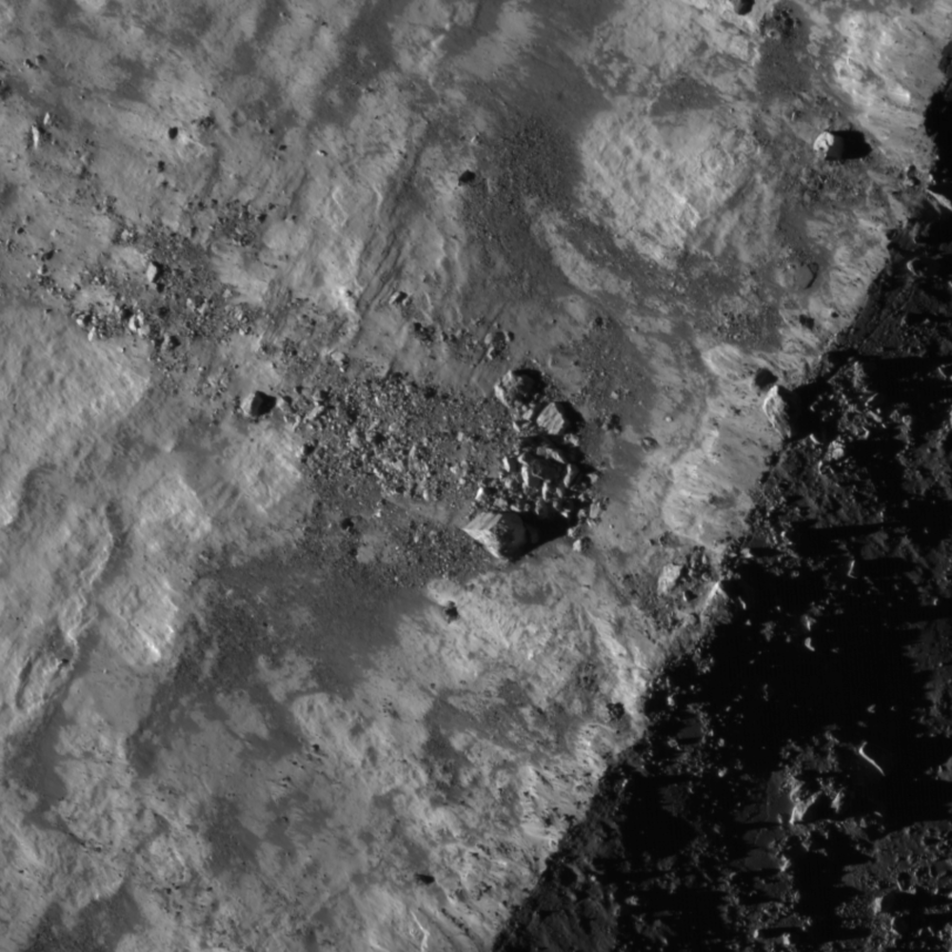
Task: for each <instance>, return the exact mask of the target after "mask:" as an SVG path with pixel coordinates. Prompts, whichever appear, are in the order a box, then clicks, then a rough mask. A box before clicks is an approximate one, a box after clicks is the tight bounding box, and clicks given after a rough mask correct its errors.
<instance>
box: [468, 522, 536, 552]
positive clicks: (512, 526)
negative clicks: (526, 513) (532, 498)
mask: <svg viewBox="0 0 952 952" xmlns="http://www.w3.org/2000/svg"><path fill="white" fill-rule="evenodd" d="M463 532H465V533H466V534H467V535H468V536H470V537H471V538H473V539H475V540H476V541H477V542H478V543H479V544H480V545H481V546H483V547H484V548H485V549H486V550H487V551H488V552H489V553H491V554H492V555H493V556H495V557H496V558H497V559H516V558H518V557H519V556H520V555H522V554H523V553H524V552H525V551H526V547H527V546H528V544H529V533H528V531H527V530H526V525H525V523H524V522H523V521H522V517H521V516H519V515H518V514H517V513H515V512H481V513H480V514H479V515H478V516H476V517H475V518H473V519H471V520H470V521H469V522H468V523H467V524H466V525H465V526H463Z"/></svg>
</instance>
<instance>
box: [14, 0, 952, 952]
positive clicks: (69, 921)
mask: <svg viewBox="0 0 952 952" xmlns="http://www.w3.org/2000/svg"><path fill="white" fill-rule="evenodd" d="M172 6H173V7H175V9H171V8H170V9H168V10H165V9H162V10H159V9H158V8H154V7H151V6H149V5H147V4H142V3H138V2H131V3H128V4H125V5H123V6H122V9H121V10H119V9H118V8H115V9H114V6H113V5H109V4H105V3H102V2H98V0H82V2H79V3H76V4H67V5H62V4H53V5H52V6H43V5H35V4H34V5H20V6H18V7H17V8H16V9H14V8H12V7H11V8H10V9H7V10H5V11H4V12H3V13H2V14H0V17H2V19H3V27H4V28H3V31H2V38H0V61H2V62H3V63H4V64H6V68H5V70H4V71H3V72H2V73H0V100H2V105H3V108H2V110H0V127H2V131H3V133H4V135H3V139H2V141H3V142H4V143H5V145H4V152H3V162H4V171H3V181H4V183H5V184H4V191H3V193H2V197H3V201H2V202H0V217H2V223H3V226H4V234H5V238H4V241H5V251H4V256H3V259H2V261H0V270H2V276H0V280H2V283H3V287H4V291H5V293H4V296H3V304H2V306H0V332H2V340H3V347H2V349H0V387H2V388H3V392H4V394H5V397H6V400H5V405H6V406H7V408H8V413H7V414H5V415H4V418H3V420H2V421H0V459H2V461H3V463H2V466H0V573H2V582H3V584H2V591H0V598H2V602H3V612H0V661H2V670H3V672H4V674H3V676H2V678H0V710H2V711H3V714H4V716H3V718H0V722H2V725H3V726H2V728H0V729H2V731H3V734H2V742H3V748H2V756H3V764H4V769H3V775H4V780H5V784H6V785H5V786H4V788H3V789H2V790H0V818H2V823H0V837H2V842H3V855H4V858H5V859H4V864H3V865H2V868H0V896H2V897H3V903H4V905H3V910H4V911H3V917H2V918H3V922H4V925H3V927H2V928H3V929H4V930H6V932H5V940H6V941H7V944H8V945H9V946H10V948H11V949H13V950H17V952H21V950H22V952H26V950H29V952H40V950H42V949H45V948H56V947H63V948H68V947H72V946H76V947H79V946H83V945H85V946H89V947H97V946H101V947H103V948H110V949H116V950H118V952H131V950H134V949H135V950H138V949H148V950H153V949H155V950H158V949H163V950H164V949H168V948H183V949H186V948H187V949H192V948H194V949H231V948H235V947H238V946H239V945H248V946H253V947H256V948H257V947H261V948H265V947H267V944H268V943H273V944H275V946H276V947H277V946H280V947H281V948H287V949H302V950H310V949H313V948H318V947H324V946H334V947H336V948H338V949H340V950H348V952H349V950H358V949H359V950H365V949H373V948H386V949H388V950H393V952H399V950H404V949H414V950H417V949H420V948H424V947H426V948H429V949H431V950H432V949H440V950H443V949H473V948H488V947H489V945H490V944H491V942H492V937H493V935H494V933H495V931H496V929H497V928H498V927H499V924H500V923H501V922H502V921H503V919H504V918H505V915H506V911H507V908H508V906H509V905H510V904H511V903H514V902H515V901H517V900H518V898H519V897H520V896H521V895H523V894H524V891H525V890H526V889H527V888H529V886H530V885H531V884H532V883H533V882H534V880H535V877H536V876H537V875H538V874H539V872H540V871H541V870H542V868H543V866H544V863H545V861H546V857H547V856H549V855H550V853H551V851H552V850H553V849H554V847H555V845H556V843H557V842H558V840H559V837H560V836H561V835H562V833H563V832H564V831H565V830H566V828H567V826H568V824H569V822H570V819H571V817H573V816H576V815H578V814H579V813H580V811H582V810H583V809H584V807H585V804H586V802H587V800H588V798H589V797H590V795H591V792H592V790H593V789H594V785H595V783H596V781H597V779H598V777H599V775H600V773H601V771H602V770H603V768H604V764H605V763H606V761H607V760H608V759H610V758H611V757H612V756H613V755H614V754H615V753H616V752H617V751H618V750H619V749H621V748H623V747H625V746H626V745H627V744H628V743H630V741H631V740H632V738H633V737H634V736H636V735H637V732H638V731H639V729H640V725H641V717H640V715H639V713H638V701H639V698H640V697H641V694H642V690H643V687H644V683H645V679H646V677H647V675H648V672H649V670H650V668H651V666H652V665H653V664H654V663H656V662H657V661H658V660H659V659H660V657H662V656H663V654H664V650H665V647H666V645H667V644H668V643H669V641H670V640H671V639H672V638H680V637H682V636H683V635H685V634H690V632H691V631H693V630H694V628H695V627H696V626H697V625H698V624H699V623H700V622H699V620H700V621H703V618H702V616H703V614H704V612H703V610H702V608H703V606H704V605H705V604H708V601H710V599H709V598H708V596H709V595H710V591H711V586H712V585H714V581H715V580H714V576H713V575H711V577H710V578H708V575H707V574H700V575H697V577H696V578H695V576H692V577H691V584H690V585H687V583H685V584H680V583H679V584H678V585H675V586H674V588H672V590H671V591H673V592H676V593H677V594H678V598H679V599H680V601H679V603H678V605H677V606H676V607H675V608H671V609H670V610H668V609H665V610H664V611H661V612H659V611H658V610H657V609H658V606H657V605H656V604H655V600H656V599H657V598H658V597H659V596H658V577H659V575H660V574H661V572H662V570H663V568H664V567H665V566H667V565H683V564H685V559H686V558H687V556H686V553H687V552H694V551H696V550H703V551H705V552H706V555H705V559H709V561H710V563H711V564H712V565H714V566H716V564H717V561H718V559H719V556H720V554H721V552H722V550H723V547H724V544H725V542H726V540H727V539H728V538H729V536H730V534H731V533H732V532H735V531H737V530H738V529H739V527H740V526H741V525H742V524H743V520H744V518H745V515H746V514H747V512H748V510H749V508H750V505H751V502H750V497H749V490H750V489H751V487H753V486H754V485H755V483H756V480H757V478H758V475H759V474H760V472H761V466H762V462H763V459H764V457H765V455H766V454H767V453H768V452H769V451H770V449H771V448H773V447H774V446H775V445H776V443H777V439H778V437H777V434H776V433H774V432H773V431H772V430H771V428H770V425H769V423H768V421H767V420H766V418H765V417H764V415H763V413H762V412H761V408H760V402H761V400H762V396H761V395H760V394H758V393H757V392H755V389H753V388H751V387H750V379H751V376H752V374H753V373H754V372H755V371H756V370H758V369H763V368H769V371H770V373H771V374H773V375H774V378H775V379H776V380H777V381H783V384H784V386H787V387H788V388H791V389H792V388H793V387H795V385H796V383H797V380H798V377H799V375H800V374H802V372H803V367H804V365H805V364H809V363H810V362H811V361H813V360H814V359H815V357H816V356H817V355H818V354H819V353H820V352H821V350H822V348H823V346H824V345H825V343H826V342H827V341H828V340H829V338H830V336H831V334H833V333H834V332H836V331H837V330H838V329H840V328H841V327H842V326H844V324H845V323H846V321H847V317H848V315H849V314H851V308H853V307H855V305H856V304H857V303H858V302H859V301H860V299H861V297H862V295H863V293H864V289H865V288H866V285H867V283H868V280H869V278H870V276H871V275H872V274H874V273H875V272H876V270H877V269H878V268H879V266H880V264H881V262H882V260H883V258H884V254H885V248H886V237H885V235H886V231H887V230H888V229H889V228H891V227H893V226H894V225H895V224H896V223H897V222H899V221H902V220H904V218H905V216H906V212H907V209H908V207H909V206H910V205H911V204H914V203H916V202H918V201H919V200H920V199H921V197H922V194H923V193H922V189H923V188H925V187H926V186H928V184H929V183H928V182H927V181H925V179H924V177H923V178H920V179H916V177H915V176H911V177H910V176H906V177H902V173H901V172H899V171H898V170H902V169H907V168H908V167H909V166H915V167H916V168H917V169H919V170H920V176H925V174H926V173H925V172H924V171H923V170H925V169H927V168H928V167H929V146H928V143H927V141H926V140H925V138H924V137H923V135H922V133H921V129H920V126H921V116H922V112H923V109H924V106H925V102H926V98H927V97H928V96H929V95H930V94H931V92H932V90H933V88H934V87H935V85H936V82H937V75H936V70H935V63H936V62H937V61H938V47H939V46H940V45H941V42H942V38H943V36H944V34H943V31H944V30H945V28H946V24H947V21H948V14H949V12H950V9H949V6H950V5H949V4H948V3H945V2H935V3H932V4H931V5H930V6H928V7H927V8H926V9H923V10H922V11H920V13H918V14H917V15H916V18H915V19H914V20H913V19H912V18H910V17H908V16H906V15H905V12H904V10H901V8H900V7H899V6H898V5H896V4H890V3H882V4H881V5H878V6H877V5H875V4H867V5H866V6H867V7H868V9H867V8H864V9H863V10H852V9H847V8H845V7H843V8H840V7H837V6H836V5H830V4H824V5H822V9H817V10H804V9H801V7H800V6H799V5H793V4H789V5H787V4H778V5H776V6H768V5H761V4H756V5H755V6H754V8H753V9H752V10H750V11H748V12H747V15H739V14H743V12H744V11H743V10H741V9H740V8H741V6H743V5H740V4H739V5H738V7H737V13H735V12H733V11H732V9H731V5H730V4H724V3H721V2H719V0H710V2H705V0H696V2H683V0H676V2H671V3H655V2H647V0H645V2H635V0H629V2H623V3H615V2H612V3H607V2H606V3H604V4H602V3H595V4H594V5H593V4H589V5H585V9H584V12H582V11H581V7H579V9H577V10H570V9H565V10H563V9H559V10H553V9H552V7H551V5H548V4H545V3H542V2H530V3H515V2H504V3H501V4H497V5H495V6H493V5H488V6H487V5H485V4H483V5H481V4H477V3H472V2H461V3H458V4H455V5H447V4H444V3H430V2H419V3H413V4H409V5H404V6H400V5H396V6H395V7H394V9H392V10H391V9H388V10H385V11H384V10H382V9H378V6H375V5H374V4H372V3H369V2H363V0H343V2H342V0H333V2H330V0H327V2H319V3H317V4H315V3H313V2H307V3H304V2H297V0H289V2H287V3H285V4H283V5H275V4H270V3H264V2H261V0H240V2H238V3H237V4H229V5H227V6H222V5H218V6H216V5H214V4H207V5H202V4H199V5H195V4H186V5H177V6H176V5H172ZM569 6H571V5H569ZM900 14H901V15H900ZM930 37H935V38H936V39H935V41H934V46H932V47H930V46H929V44H930V43H931V42H932V40H930V39H929V38H930ZM830 103H836V104H837V105H836V107H835V108H836V110H837V111H838V112H837V115H835V116H831V115H830V114H829V113H830V108H832V107H831V106H830V105H829V104H830ZM826 128H831V129H835V130H841V129H842V130H847V129H855V130H858V131H861V132H862V133H863V135H864V136H865V140H866V141H868V143H869V145H870V147H871V149H872V151H871V152H870V154H869V155H868V156H866V157H865V158H861V159H857V160H856V161H851V162H825V161H823V160H822V157H819V156H815V155H814V154H813V150H812V143H813V141H814V140H815V138H816V136H817V135H818V134H819V132H821V131H823V130H824V129H826ZM916 181H918V182H919V183H920V184H918V185H917V184H915V182H916ZM922 267H925V265H923V266H922ZM512 368H521V369H523V370H525V371H526V372H527V373H529V374H530V377H529V378H526V379H527V380H528V379H530V378H531V380H532V381H533V385H532V387H534V388H535V389H532V387H530V388H529V389H531V390H532V394H535V393H538V392H543V391H544V392H545V393H546V394H547V396H546V403H547V404H548V405H549V406H550V407H551V409H546V408H545V405H542V406H539V407H535V406H534V404H533V403H532V399H531V395H528V396H527V394H528V391H526V393H523V392H522V391H521V390H518V392H516V391H513V392H511V393H510V391H509V390H506V389H505V388H504V389H503V395H504V397H505V398H506V401H508V403H507V405H503V402H500V400H497V399H495V397H494V396H493V391H494V388H495V387H496V385H497V383H499V382H500V381H501V380H503V379H504V378H505V375H506V373H507V371H509V370H510V369H512ZM517 389H518V388H517ZM259 395H260V396H259ZM271 401H274V402H271ZM513 406H516V407H517V410H518V412H515V413H514V412H513V410H512V408H513ZM565 406H570V407H572V408H575V410H577V412H578V416H579V418H580V420H582V421H584V425H581V424H579V425H578V427H577V432H575V430H574V429H572V427H575V426H576V423H577V421H575V422H572V421H574V417H572V421H569V418H568V417H567V416H566V415H565V414H564V413H563V412H562V410H560V409H559V408H560V407H565ZM537 410H541V411H542V412H543V416H542V417H540V419H541V420H542V423H541V427H542V429H543V430H544V431H545V432H544V433H536V434H534V435H533V436H532V439H533V440H535V441H536V442H535V443H534V444H533V446H532V447H531V450H532V454H534V457H535V456H538V457H539V459H538V460H537V459H535V458H534V457H533V459H530V461H529V462H528V463H525V464H524V463H523V462H522V461H520V460H519V453H520V452H523V450H522V449H519V448H518V447H517V448H516V450H515V451H514V450H513V443H514V442H518V440H519V439H521V438H522V436H521V433H522V431H521V430H520V426H521V425H522V424H526V425H527V426H534V425H535V423H536V411H537ZM523 413H525V416H526V418H525V419H523V418H522V416H521V414H523ZM567 422H572V427H567V426H566V423H567ZM569 436H571V437H572V438H573V439H575V440H577V445H576V444H575V443H573V444H571V445H572V446H573V448H574V449H575V450H577V452H578V454H580V455H579V460H584V461H587V462H586V463H585V466H586V467H588V468H587V469H586V468H583V467H582V466H581V464H580V463H579V462H578V461H574V460H573V459H569V457H568V456H567V455H566V450H565V447H564V446H563V445H562V443H560V442H558V441H563V442H565V441H567V439H568V437H569ZM543 437H544V438H543ZM543 451H544V452H543ZM532 454H530V455H532ZM553 454H555V455H559V454H561V455H562V456H564V457H565V459H553ZM569 455H571V454H569ZM509 457H514V458H515V459H516V462H517V463H518V467H516V466H513V471H512V473H508V472H505V473H503V474H502V475H500V474H499V472H498V470H499V468H500V467H501V466H502V462H503V461H504V460H506V459H508V458H509ZM542 460H545V461H546V462H543V461H542ZM549 463H551V464H553V465H549ZM556 463H557V464H558V466H560V467H564V474H563V471H562V470H561V469H560V470H558V472H559V474H560V475H562V480H561V482H560V481H559V480H558V479H556V478H554V477H553V475H552V474H553V472H554V471H555V469H554V466H555V464H556ZM523 465H525V466H526V467H527V475H526V476H525V478H523V473H522V467H523ZM572 467H574V469H571V468H572ZM517 469H518V471H517ZM570 469H571V472H570ZM596 471H597V473H598V474H599V475H600V478H599V479H598V481H597V483H596V482H595V481H594V478H589V477H594V475H595V472H596ZM510 476H511V477H512V478H513V480H514V481H516V482H517V483H518V485H517V486H515V488H511V487H510V488H507V487H506V485H503V484H505V483H506V480H508V479H509V478H510ZM566 480H568V482H566ZM494 481H495V482H494ZM484 482H486V484H487V485H491V486H495V487H496V488H497V489H498V490H499V492H500V493H502V492H509V493H511V494H512V495H513V498H515V497H516V496H519V494H520V493H523V489H526V487H527V486H528V487H529V488H531V489H532V491H533V492H535V491H536V490H537V491H538V494H539V496H540V497H542V494H543V490H544V491H545V498H543V499H542V502H544V503H545V504H546V505H550V506H551V507H552V508H553V509H554V510H555V511H556V512H557V513H560V514H561V518H563V519H564V520H566V521H567V522H566V525H562V526H560V527H559V531H558V532H555V531H552V532H551V534H550V535H549V536H544V537H543V538H541V539H538V540H533V539H531V538H530V542H531V543H532V545H536V544H537V543H539V542H543V543H544V544H541V545H536V548H534V549H533V551H532V552H531V553H529V554H528V555H527V556H526V557H525V558H523V559H521V560H520V561H518V562H516V563H515V564H502V563H501V562H497V561H495V560H492V559H491V558H490V557H489V556H488V555H487V554H486V553H485V552H484V550H483V549H482V548H481V547H480V545H479V544H478V543H477V542H476V541H475V540H473V539H470V538H469V537H468V536H467V534H466V532H464V531H463V529H464V527H466V526H467V525H468V524H470V520H471V519H472V518H473V517H474V515H476V513H475V512H474V509H473V503H474V498H475V497H476V495H477V492H478V488H479V487H480V486H481V485H482V484H483V483H484ZM520 486H521V487H522V489H520V488H519V487H520ZM580 486H582V487H584V492H585V494H586V496H585V500H584V502H585V505H584V513H583V511H582V509H581V508H579V506H575V508H571V507H568V508H567V507H566V506H565V505H564V500H565V498H566V497H567V494H568V495H571V493H578V494H581V493H582V489H577V488H576V487H580ZM523 495H524V493H523ZM520 498H521V497H520ZM579 498H581V496H580V495H579ZM559 507H561V508H559ZM563 510H565V512H567V513H568V514H567V515H566V514H565V513H564V512H563ZM507 511H508V510H507ZM583 516H584V521H585V538H584V539H581V538H579V539H565V538H562V535H563V534H564V532H565V531H567V525H568V523H569V522H571V521H572V520H576V522H575V524H576V525H580V524H581V521H582V518H583ZM515 518H518V520H519V521H520V522H522V523H526V524H528V523H529V521H530V520H529V515H528V514H527V513H519V514H518V516H517V517H512V518H511V517H510V516H505V517H503V519H502V520H500V521H501V522H503V523H509V525H508V529H509V530H510V535H511V537H512V539H514V540H515V541H519V539H520V538H521V536H520V535H519V530H518V524H517V523H516V521H515ZM497 524H498V523H497ZM524 528H525V527H524ZM481 531H483V532H485V531H487V527H486V526H483V527H482V530H481ZM529 535H531V533H530V534H529ZM493 538H495V536H493ZM546 539H549V540H550V541H546ZM573 543H575V544H574V545H573ZM705 564H707V562H705ZM689 596H690V597H689ZM451 602H452V603H453V605H454V608H455V611H456V615H455V616H454V618H453V620H452V623H451V624H450V620H449V619H448V617H446V616H445V615H444V612H443V609H442V607H441V606H444V605H447V604H449V603H451ZM659 619H662V621H659ZM619 711H621V712H622V713H620V714H619Z"/></svg>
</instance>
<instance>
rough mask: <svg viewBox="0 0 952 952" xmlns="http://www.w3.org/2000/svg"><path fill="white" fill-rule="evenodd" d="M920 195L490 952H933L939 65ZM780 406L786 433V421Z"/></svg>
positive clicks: (942, 232)
mask: <svg viewBox="0 0 952 952" xmlns="http://www.w3.org/2000/svg"><path fill="white" fill-rule="evenodd" d="M942 68H943V70H944V72H945V75H946V82H945V85H944V86H943V88H942V89H940V91H939V92H938V93H937V94H936V95H935V96H934V98H933V99H932V101H931V104H930V107H929V110H928V112H927V114H926V128H927V131H928V132H929V133H930V134H931V135H932V136H933V138H934V140H935V142H936V146H937V149H938V160H937V162H936V165H935V167H934V169H933V176H932V191H931V192H928V193H926V194H925V195H924V196H923V200H922V204H921V207H920V208H919V210H918V213H917V214H916V215H915V216H914V218H913V220H911V221H910V222H909V224H908V226H907V227H904V228H902V229H896V230H895V231H894V232H892V233H891V235H890V238H891V243H890V257H889V261H888V263H887V265H886V266H885V268H884V269H883V270H882V272H881V273H880V274H879V275H878V277H877V278H876V279H875V281H874V282H873V284H872V286H871V288H870V290H869V293H868V297H867V300H866V302H865V305H864V306H863V307H862V309H861V311H860V313H859V315H858V317H857V318H856V320H855V322H854V323H853V325H852V326H851V327H850V328H849V329H847V330H846V331H844V332H843V333H841V334H840V335H839V336H838V337H837V339H836V340H835V341H834V343H833V346H832V347H831V348H830V350H829V351H828V353H827V354H826V356H825V357H824V358H823V360H822V361H821V362H820V363H819V365H818V367H817V368H816V370H815V372H814V373H813V374H812V375H811V377H810V378H809V379H808V380H807V381H806V382H805V383H804V384H803V385H802V386H800V387H798V388H796V389H795V390H793V391H792V393H788V394H786V396H785V397H783V399H781V398H780V396H778V390H777V388H776V387H774V388H773V389H772V390H770V393H769V395H768V397H767V406H766V407H765V409H766V411H767V413H768V414H770V415H771V416H772V417H776V421H775V425H777V426H778V428H782V429H783V431H784V434H785V436H786V437H787V439H786V440H785V443H784V445H783V448H782V449H781V450H780V451H779V452H778V453H777V454H776V456H775V458H774V459H773V460H772V461H771V465H770V466H769V468H768V470H767V472H766V475H765V476H764V478H763V479H762V481H761V484H760V490H759V501H758V503H757V505H756V507H755V509H754V511H753V513H752V515H751V518H750V520H749V529H748V532H747V534H746V536H745V537H744V538H743V539H742V540H741V541H739V542H738V543H736V544H735V545H734V546H733V547H732V549H731V552H730V554H729V555H728V557H727V558H726V559H725V562H724V566H723V573H722V578H721V580H720V585H719V587H718V589H717V595H716V597H715V602H714V604H713V605H712V611H713V612H714V616H715V617H714V620H713V622H712V624H711V626H710V630H709V634H708V636H707V637H706V638H705V639H704V640H703V641H702V642H700V643H698V644H695V645H693V646H690V647H688V648H686V649H685V650H684V651H683V653H682V654H681V655H680V656H679V657H677V658H676V659H674V660H672V661H670V663H669V664H668V665H667V666H666V668H665V669H664V671H663V673H662V674H661V676H659V677H658V679H657V680H656V681H655V682H654V684H653V687H652V689H651V691H650V693H649V695H648V701H647V704H646V713H647V716H648V719H649V728H648V731H647V734H646V736H645V738H644V739H643V740H642V741H641V742H639V743H638V744H636V745H635V746H634V747H633V748H632V749H631V750H629V751H628V752H627V753H626V754H625V755H624V756H622V757H620V758H619V759H618V761H617V762H616V764H615V765H614V766H613V768H612V769H610V770H609V772H608V774H607V775H606V777H605V778H604V780H603V783H602V785H601V787H600V791H599V793H598V795H597V797H596V799H595V801H594V803H593V805H592V807H591V808H590V810H589V812H588V814H587V816H586V817H585V819H584V820H583V821H581V822H579V823H578V824H577V825H576V826H575V827H574V828H573V829H572V831H571V832H570V834H569V835H568V836H567V837H566V839H565V840H564V842H563V844H562V846H561V848H560V850H559V852H558V854H557V855H556V856H555V857H554V858H553V859H552V860H551V861H550V862H549V864H548V866H547V868H546V871H545V873H544V875H543V876H542V879H541V882H540V884H539V886H538V887H537V888H536V890H535V891H534V893H533V895H532V896H531V898H530V899H529V900H527V901H526V902H525V903H524V904H523V905H522V906H521V908H519V909H518V910H517V911H516V913H515V914H514V915H513V916H512V918H511V920H510V922H509V924H508V926H507V928H506V929H505V930H504V932H503V933H502V934H501V935H500V937H499V938H498V940H497V942H496V944H495V949H496V952H521V950H530V949H531V950H533V952H542V950H567V949H583V948H584V949H587V950H602V949H604V950H608V949H614V950H636V949H655V948H657V949H662V948H667V949H701V948H703V949H724V950H728V949H730V950H741V949H743V950H748V949H770V948H788V947H789V948H795V949H801V950H803V949H811V950H813V949H817V950H820V949H823V950H833V949H837V950H845V949H856V950H860V949H862V950H872V949H888V948H901V949H922V950H933V949H934V950H939V949H948V948H949V946H950V942H952V900H950V896H952V860H950V858H949V857H950V855H952V673H950V672H952V572H950V565H952V475H950V467H952V283H950V280H949V276H950V275H952V206H950V205H949V202H948V196H949V195H950V194H952V188H950V186H952V178H950V172H952V148H950V145H952V136H950V133H949V129H950V128H952V125H950V120H952V45H950V47H948V48H947V49H946V51H945V54H944V56H943V61H942ZM792 405H796V406H797V408H798V415H797V427H796V428H793V427H791V425H790V418H789V415H788V414H787V410H788V409H789V408H790V407H791V406H792Z"/></svg>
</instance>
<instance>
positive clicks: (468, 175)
mask: <svg viewBox="0 0 952 952" xmlns="http://www.w3.org/2000/svg"><path fill="white" fill-rule="evenodd" d="M458 181H459V184H460V185H472V184H473V182H475V181H476V173H475V172H473V171H471V170H470V169H466V171H465V172H460V175H459V179H458Z"/></svg>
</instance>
